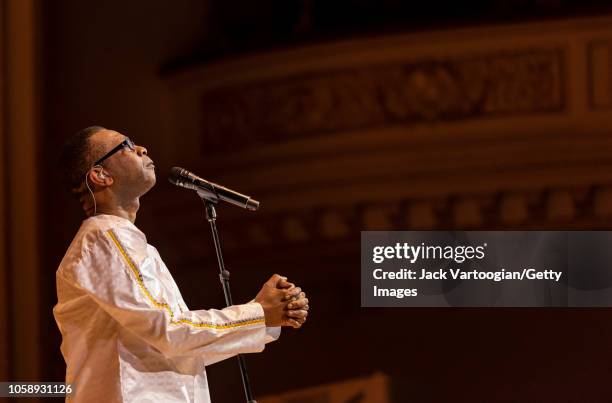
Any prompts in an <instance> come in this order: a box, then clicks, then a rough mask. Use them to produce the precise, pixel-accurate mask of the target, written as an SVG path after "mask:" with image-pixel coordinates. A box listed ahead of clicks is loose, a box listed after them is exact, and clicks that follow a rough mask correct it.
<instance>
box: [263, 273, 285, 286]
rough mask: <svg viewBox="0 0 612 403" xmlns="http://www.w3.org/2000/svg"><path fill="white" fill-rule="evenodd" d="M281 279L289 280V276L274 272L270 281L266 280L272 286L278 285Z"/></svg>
mask: <svg viewBox="0 0 612 403" xmlns="http://www.w3.org/2000/svg"><path fill="white" fill-rule="evenodd" d="M281 280H285V281H287V277H284V276H281V275H280V274H273V275H272V277H270V278H269V279H268V281H266V284H270V285H271V286H273V287H276V285H277V284H278V283H279V282H280V281H281Z"/></svg>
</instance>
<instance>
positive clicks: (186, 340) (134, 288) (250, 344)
mask: <svg viewBox="0 0 612 403" xmlns="http://www.w3.org/2000/svg"><path fill="white" fill-rule="evenodd" d="M131 235H132V234H131V233H130V232H129V230H126V229H113V230H108V231H104V232H102V231H99V232H93V233H92V234H90V235H88V238H89V240H88V244H89V247H88V248H86V249H85V250H84V253H83V256H82V257H81V259H80V261H79V262H78V263H76V264H74V265H72V266H71V267H70V269H69V270H68V272H69V273H66V274H65V275H67V276H68V277H69V278H68V280H69V281H71V282H73V283H75V285H76V286H77V287H80V288H81V289H83V290H84V291H85V292H86V293H87V294H88V295H89V296H90V297H91V298H93V299H94V300H95V301H96V303H98V304H99V306H100V307H101V308H102V309H103V310H104V311H106V312H107V313H108V314H109V315H110V316H111V317H113V318H114V319H115V320H116V321H117V322H118V323H119V324H120V325H121V326H123V327H125V328H127V329H129V330H130V331H132V332H134V333H135V334H137V335H138V336H139V337H141V338H142V339H143V340H144V341H146V342H147V343H149V344H150V345H152V346H153V347H155V348H156V349H158V350H159V351H161V352H162V353H163V354H164V355H166V356H168V357H172V356H185V355H190V356H193V355H202V356H205V357H206V356H210V357H211V358H214V357H217V356H220V355H221V356H231V355H234V354H240V353H252V352H259V351H262V350H263V349H264V345H265V343H266V342H267V341H269V340H270V336H269V335H268V331H267V329H266V325H265V318H264V312H263V308H262V307H261V305H260V304H259V303H255V302H252V303H248V304H243V305H234V306H231V307H228V308H225V309H221V310H218V309H210V310H196V311H186V312H173V311H172V309H171V307H170V306H169V305H168V304H167V303H166V302H165V301H163V300H160V299H159V297H158V296H157V295H156V293H154V292H152V291H151V290H156V289H159V288H158V286H159V284H152V283H151V281H155V280H149V279H147V282H146V283H145V281H144V279H143V276H142V274H141V273H140V270H139V265H140V264H141V263H142V262H143V255H142V253H143V248H142V247H141V246H142V245H139V242H138V240H135V239H134V237H132V236H131ZM124 241H125V242H124ZM145 245H146V240H145ZM145 250H146V248H145ZM144 253H145V254H146V252H144ZM132 256H134V258H133V257H132ZM144 258H146V257H144ZM216 361H218V360H216Z"/></svg>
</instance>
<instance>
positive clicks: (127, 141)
mask: <svg viewBox="0 0 612 403" xmlns="http://www.w3.org/2000/svg"><path fill="white" fill-rule="evenodd" d="M123 147H127V148H129V149H130V150H132V151H134V150H135V149H136V144H135V143H134V142H133V141H132V140H131V139H130V138H129V137H126V138H125V140H123V141H122V142H121V144H119V145H117V147H115V148H113V149H112V150H110V151H109V152H107V153H106V154H104V156H103V157H102V158H100V159H99V160H97V161H96V162H94V165H93V166H96V165H102V163H103V162H104V161H106V160H107V159H108V158H110V157H111V156H112V155H113V154H115V153H116V152H117V151H119V150H121V149H122V148H123Z"/></svg>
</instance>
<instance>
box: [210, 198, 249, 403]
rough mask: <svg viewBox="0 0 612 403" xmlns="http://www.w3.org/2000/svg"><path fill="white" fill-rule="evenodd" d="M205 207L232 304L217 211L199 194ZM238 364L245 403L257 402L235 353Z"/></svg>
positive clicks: (241, 358)
mask: <svg viewBox="0 0 612 403" xmlns="http://www.w3.org/2000/svg"><path fill="white" fill-rule="evenodd" d="M200 197H201V198H202V201H203V202H204V206H205V209H206V220H207V221H208V222H209V223H210V229H211V231H212V236H213V241H214V243H215V252H216V253H217V262H219V280H220V281H221V285H222V286H223V295H224V296H225V305H226V306H232V305H233V304H234V303H233V302H232V292H231V290H230V284H229V277H230V272H229V271H228V270H227V269H226V268H225V263H224V262H223V253H222V251H221V241H220V240H219V232H218V231H217V212H216V211H215V206H214V205H213V203H212V202H211V201H209V200H208V199H206V198H205V197H203V196H202V195H200ZM237 358H238V365H239V366H240V375H241V376H242V385H243V386H244V394H245V395H246V400H247V403H257V401H256V400H255V399H254V398H253V391H252V390H251V382H250V381H249V374H248V372H247V367H246V360H245V359H244V356H243V355H242V354H238V355H237Z"/></svg>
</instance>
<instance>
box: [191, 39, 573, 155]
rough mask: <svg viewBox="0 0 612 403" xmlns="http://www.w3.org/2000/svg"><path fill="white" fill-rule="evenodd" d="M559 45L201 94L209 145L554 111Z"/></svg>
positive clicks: (558, 102)
mask: <svg viewBox="0 0 612 403" xmlns="http://www.w3.org/2000/svg"><path fill="white" fill-rule="evenodd" d="M563 58H564V53H563V50H562V49H555V48H549V49H547V48H542V49H517V50H514V51H512V52H489V53H479V54H474V55H467V56H460V57H445V58H442V57H441V58H437V59H421V60H418V59H417V60H411V61H405V62H397V63H396V64H383V65H374V66H368V67H355V68H352V69H345V70H337V71H325V72H316V73H311V74H305V75H300V76H290V77H282V78H279V79H275V80H268V81H261V82H250V83H248V84H244V85H234V86H229V87H221V88H215V89H212V90H210V91H209V92H206V93H204V94H203V95H202V115H201V118H202V122H203V130H204V133H203V136H204V138H205V139H207V142H206V150H207V152H210V151H211V150H212V149H232V150H235V149H236V148H242V147H248V146H249V145H251V146H253V145H257V146H261V145H265V144H267V143H275V142H279V141H289V140H292V139H296V138H302V137H308V136H315V135H325V134H331V133H337V132H343V131H348V130H355V129H362V128H372V127H382V126H387V125H395V124H412V123H419V122H453V121H457V120H463V119H477V118H486V117H488V116H519V115H522V114H530V113H531V114H534V113H549V112H560V111H562V110H563V108H564V104H565V101H564V92H563V85H562V84H563V81H564V77H563V72H564V66H563Z"/></svg>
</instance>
